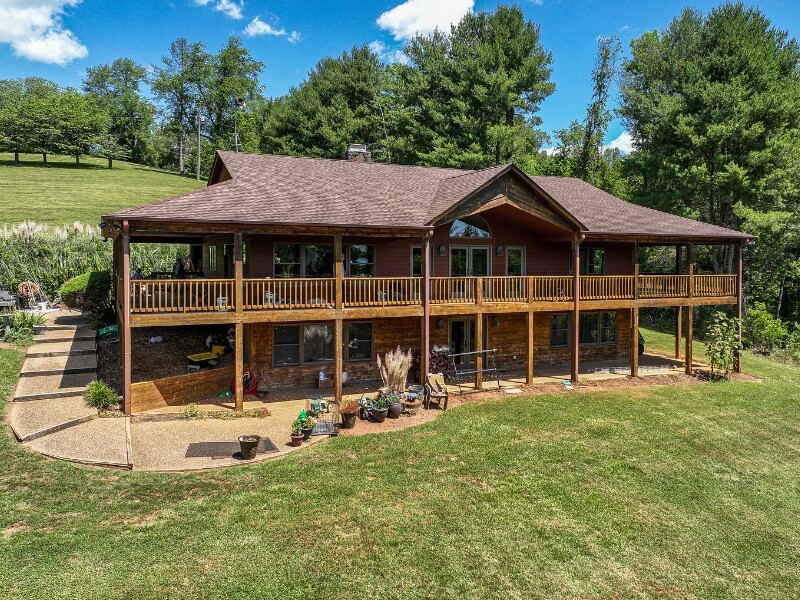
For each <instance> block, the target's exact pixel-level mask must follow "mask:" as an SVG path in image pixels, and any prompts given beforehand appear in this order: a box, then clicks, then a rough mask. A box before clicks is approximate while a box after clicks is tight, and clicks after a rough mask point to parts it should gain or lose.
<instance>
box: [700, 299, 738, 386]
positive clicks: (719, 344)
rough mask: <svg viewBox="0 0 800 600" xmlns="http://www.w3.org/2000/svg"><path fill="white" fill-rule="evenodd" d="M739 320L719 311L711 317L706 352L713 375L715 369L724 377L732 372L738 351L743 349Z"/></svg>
mask: <svg viewBox="0 0 800 600" xmlns="http://www.w3.org/2000/svg"><path fill="white" fill-rule="evenodd" d="M738 329H739V320H738V319H733V318H730V317H727V316H726V315H725V313H723V312H717V313H715V314H714V316H713V317H712V318H711V325H710V326H709V328H708V334H707V335H706V353H707V354H708V361H709V362H710V363H711V375H712V377H713V376H714V375H715V371H717V372H719V373H720V374H721V375H722V376H723V377H727V375H728V374H729V373H730V372H731V369H732V368H733V361H734V358H735V357H736V353H737V352H739V351H740V350H741V349H742V344H741V342H740V341H739V331H738Z"/></svg>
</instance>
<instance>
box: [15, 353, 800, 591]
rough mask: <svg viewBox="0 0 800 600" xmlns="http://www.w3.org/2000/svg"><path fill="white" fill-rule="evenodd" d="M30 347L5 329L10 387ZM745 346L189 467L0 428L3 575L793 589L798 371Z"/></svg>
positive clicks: (294, 584)
mask: <svg viewBox="0 0 800 600" xmlns="http://www.w3.org/2000/svg"><path fill="white" fill-rule="evenodd" d="M20 362H21V356H20V354H19V352H17V351H15V350H0V388H1V389H0V397H2V398H5V397H6V396H7V394H8V393H9V392H10V389H11V385H12V384H13V382H14V380H15V378H16V370H17V369H18V368H19V365H20ZM744 366H745V368H746V369H747V370H748V371H750V372H752V373H753V374H755V375H758V376H759V377H762V378H763V379H764V382H763V383H747V382H724V383H715V384H710V383H709V384H695V385H685V386H669V387H652V388H631V389H628V390H624V389H621V390H615V391H606V392H595V393H566V392H560V393H554V394H552V395H545V396H539V397H524V398H519V397H505V398H501V399H497V400H490V401H486V402H481V403H475V404H470V405H465V406H462V407H459V408H456V409H453V410H449V411H447V412H445V413H444V414H442V415H441V416H440V417H439V418H438V419H436V420H435V421H434V422H432V423H429V424H426V425H423V426H420V427H416V428H412V429H407V430H405V431H402V432H396V433H391V434H383V435H368V436H363V437H357V438H341V439H335V440H330V441H329V442H326V443H324V444H321V445H318V446H314V447H312V448H309V449H306V450H303V451H302V452H299V453H295V454H293V455H291V456H289V457H287V458H285V459H283V460H280V461H275V462H268V463H262V464H258V465H252V466H246V467H238V468H233V469H228V470H224V471H215V472H206V473H199V474H148V473H137V472H121V471H110V470H101V469H92V468H88V467H81V466H77V465H72V464H68V463H64V462H60V461H55V460H49V459H46V458H43V457H41V456H38V455H35V454H32V453H29V452H27V451H26V450H25V449H23V448H21V447H20V446H19V445H17V444H16V443H15V442H14V441H13V440H12V439H11V438H10V437H9V436H8V435H7V434H5V435H1V436H0V464H2V469H0V553H1V554H2V557H3V559H2V560H1V561H0V589H2V590H3V593H4V594H5V595H6V597H9V598H171V599H172V598H381V599H383V598H494V597H502V598H765V599H766V598H769V599H774V598H796V597H797V591H798V589H800V564H799V563H798V557H799V556H800V519H798V515H799V514H800V409H799V408H798V398H800V371H798V370H797V369H793V368H790V367H786V366H782V365H777V364H774V363H770V362H768V361H766V360H764V359H760V358H758V357H754V356H751V355H746V357H745V361H744ZM360 426H361V427H368V425H365V424H360ZM287 433H288V432H287ZM276 441H277V442H282V441H283V440H276Z"/></svg>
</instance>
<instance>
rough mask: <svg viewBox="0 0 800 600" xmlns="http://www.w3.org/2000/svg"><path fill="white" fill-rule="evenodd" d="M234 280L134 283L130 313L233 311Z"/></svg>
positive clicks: (169, 280)
mask: <svg viewBox="0 0 800 600" xmlns="http://www.w3.org/2000/svg"><path fill="white" fill-rule="evenodd" d="M235 287H236V286H235V281H234V280H233V279H134V280H132V281H131V287H130V294H131V312H135V313H169V312H211V311H227V310H233V308H234V307H235V305H236V298H235V296H234V294H235V293H236V292H235Z"/></svg>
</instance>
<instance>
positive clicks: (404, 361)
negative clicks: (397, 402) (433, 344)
mask: <svg viewBox="0 0 800 600" xmlns="http://www.w3.org/2000/svg"><path fill="white" fill-rule="evenodd" d="M411 360H412V355H411V349H410V348H409V350H408V352H403V351H402V350H401V349H400V346H398V347H397V350H393V351H391V352H387V353H386V356H385V357H384V359H383V361H381V356H380V354H379V355H378V371H379V372H380V374H381V380H382V381H383V387H385V388H386V389H387V390H388V392H389V393H390V394H399V393H400V392H403V391H404V390H405V389H406V380H407V379H408V371H409V370H410V369H411Z"/></svg>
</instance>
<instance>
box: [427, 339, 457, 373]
mask: <svg viewBox="0 0 800 600" xmlns="http://www.w3.org/2000/svg"><path fill="white" fill-rule="evenodd" d="M428 364H429V366H430V372H431V373H441V374H443V375H444V378H445V381H449V379H450V365H451V364H452V359H451V358H450V348H447V347H446V346H434V347H433V348H431V357H430V362H429V363H428Z"/></svg>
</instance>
